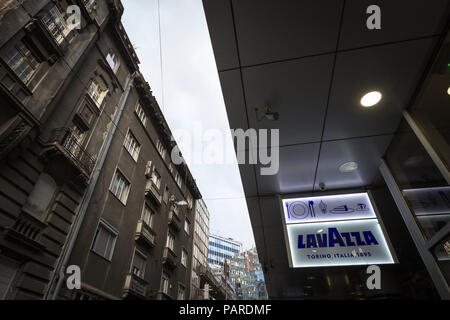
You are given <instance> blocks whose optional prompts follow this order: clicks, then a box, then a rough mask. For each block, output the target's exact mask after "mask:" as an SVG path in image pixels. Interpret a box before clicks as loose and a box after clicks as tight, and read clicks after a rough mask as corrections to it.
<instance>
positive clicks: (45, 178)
mask: <svg viewBox="0 0 450 320" xmlns="http://www.w3.org/2000/svg"><path fill="white" fill-rule="evenodd" d="M57 187H58V186H57V185H56V182H55V180H54V179H53V178H52V177H50V176H49V175H48V174H46V173H41V174H40V176H39V178H38V180H37V182H36V184H35V185H34V188H33V190H32V191H31V193H30V196H29V197H28V199H27V202H26V205H25V207H26V208H27V209H28V210H29V211H30V213H31V214H32V215H33V216H35V217H36V218H38V219H41V218H42V217H43V216H44V214H45V213H46V212H47V210H48V208H49V207H50V203H51V202H52V200H53V197H54V195H55V192H56V190H57Z"/></svg>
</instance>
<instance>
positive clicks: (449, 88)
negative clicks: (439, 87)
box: [447, 87, 450, 95]
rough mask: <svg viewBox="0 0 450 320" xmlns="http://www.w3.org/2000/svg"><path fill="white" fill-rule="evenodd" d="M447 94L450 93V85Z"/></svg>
mask: <svg viewBox="0 0 450 320" xmlns="http://www.w3.org/2000/svg"><path fill="white" fill-rule="evenodd" d="M447 94H448V95H450V87H448V89H447Z"/></svg>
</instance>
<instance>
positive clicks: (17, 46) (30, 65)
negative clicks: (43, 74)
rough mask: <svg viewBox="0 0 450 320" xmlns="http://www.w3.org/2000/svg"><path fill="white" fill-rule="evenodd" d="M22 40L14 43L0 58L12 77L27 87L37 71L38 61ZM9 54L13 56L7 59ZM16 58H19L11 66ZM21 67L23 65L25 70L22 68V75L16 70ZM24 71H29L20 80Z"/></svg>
mask: <svg viewBox="0 0 450 320" xmlns="http://www.w3.org/2000/svg"><path fill="white" fill-rule="evenodd" d="M23 40H24V38H21V39H20V40H18V41H16V42H15V43H14V45H13V46H11V47H10V48H9V49H8V50H7V51H5V52H4V54H2V56H1V58H2V60H3V61H4V63H5V64H6V65H7V67H8V69H9V70H11V72H12V73H14V75H15V76H16V77H17V78H18V79H19V80H20V81H21V82H22V83H23V84H25V85H27V84H29V83H30V82H31V80H32V79H33V76H34V75H35V74H36V72H37V70H38V69H39V66H40V62H39V61H38V58H37V57H36V55H35V54H33V51H32V50H31V49H30V47H29V46H28V45H27V43H26V41H25V42H24V41H23ZM24 49H25V50H24ZM13 51H15V52H13ZM10 54H13V56H12V57H11V58H8V56H9V55H10ZM16 56H19V59H18V60H17V61H16V62H15V63H14V65H12V64H11V61H13V58H15V57H16ZM23 65H25V68H23V70H22V73H18V71H17V70H19V67H21V66H23ZM26 69H29V70H30V71H29V73H27V74H26V76H25V77H24V78H22V75H23V73H24V71H25V70H26Z"/></svg>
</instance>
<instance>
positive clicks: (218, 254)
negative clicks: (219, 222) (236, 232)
mask: <svg viewBox="0 0 450 320" xmlns="http://www.w3.org/2000/svg"><path fill="white" fill-rule="evenodd" d="M241 247H242V243H240V242H238V241H235V240H233V239H231V238H224V237H221V236H218V235H214V234H210V235H209V250H208V263H209V264H210V265H219V266H221V267H223V266H224V262H225V260H229V259H231V258H232V257H233V256H235V255H237V254H239V252H241Z"/></svg>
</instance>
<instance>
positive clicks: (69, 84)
mask: <svg viewBox="0 0 450 320" xmlns="http://www.w3.org/2000/svg"><path fill="white" fill-rule="evenodd" d="M71 5H76V6H77V8H79V9H80V14H81V15H80V19H81V20H80V28H75V29H71V28H70V21H69V20H68V19H69V18H70V15H71V14H72V13H73V11H70V10H69V14H65V13H66V12H67V11H68V10H67V9H68V7H69V6H71ZM0 6H1V7H0V28H1V30H2V32H1V34H0V57H1V59H0V99H1V105H2V109H1V111H0V161H1V165H0V227H1V229H0V232H1V233H0V275H1V276H0V299H1V298H3V299H52V298H71V299H72V298H73V299H77V298H102V299H109V298H110V299H115V298H117V299H121V298H131V297H136V298H144V299H145V298H147V299H152V298H153V299H154V298H161V299H166V298H177V297H178V298H183V296H186V297H187V296H189V281H190V262H191V259H190V256H191V254H192V252H191V250H192V233H193V227H192V226H193V223H190V222H191V220H192V221H193V214H192V212H191V211H192V203H193V200H194V199H196V198H200V193H199V191H198V189H197V187H196V185H195V181H194V180H193V178H192V176H191V174H190V172H189V170H188V168H187V167H186V166H185V165H183V164H181V165H175V164H172V163H171V160H170V154H169V152H170V150H172V149H173V148H174V147H175V146H176V144H175V142H174V141H173V140H172V139H171V133H170V130H169V128H168V125H167V123H166V122H165V120H164V117H163V116H162V113H161V111H160V109H159V106H158V104H157V102H156V100H155V98H154V97H153V95H152V93H151V90H150V87H149V85H148V84H147V83H146V82H145V80H144V79H143V78H142V75H141V74H140V73H139V67H138V64H139V60H138V58H137V56H136V53H135V52H134V49H133V47H132V45H131V43H130V41H129V39H128V37H127V35H126V32H125V30H124V28H123V26H122V24H121V22H120V19H121V15H122V13H123V7H122V5H121V3H120V1H115V0H103V1H100V0H99V1H92V0H89V1H88V0H83V1H76V0H72V1H70V0H61V1H50V0H40V1H35V0H24V1H19V0H9V1H2V2H1V4H0ZM72 8H73V7H72ZM69 9H70V8H69ZM180 201H181V202H180ZM183 201H184V203H183ZM177 204H178V205H177ZM191 216H192V217H191ZM168 234H171V235H172V236H171V237H170V241H169V240H167V239H168ZM168 247H169V248H168ZM71 265H75V266H79V267H80V269H81V287H82V288H81V290H67V287H66V283H65V277H61V274H64V271H65V270H66V268H67V267H68V266H71ZM165 279H167V281H166V280H165ZM183 290H184V291H183Z"/></svg>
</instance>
